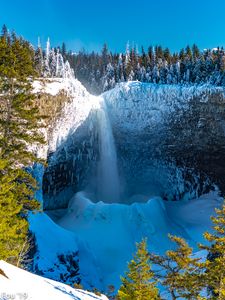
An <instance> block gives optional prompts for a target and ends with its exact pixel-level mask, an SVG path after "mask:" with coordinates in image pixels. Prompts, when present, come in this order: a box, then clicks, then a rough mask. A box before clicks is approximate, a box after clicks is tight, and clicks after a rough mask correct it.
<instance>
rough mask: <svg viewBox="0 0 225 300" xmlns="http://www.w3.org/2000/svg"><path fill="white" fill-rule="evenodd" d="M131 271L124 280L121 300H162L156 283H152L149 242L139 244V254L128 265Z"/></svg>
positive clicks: (120, 290) (120, 295) (119, 294)
mask: <svg viewBox="0 0 225 300" xmlns="http://www.w3.org/2000/svg"><path fill="white" fill-rule="evenodd" d="M128 269H129V271H128V272H127V273H126V276H125V277H124V278H122V279H121V280H122V285H121V287H120V289H119V291H118V299H119V300H156V299H160V298H159V294H158V289H157V288H156V287H155V282H154V281H152V277H153V273H152V271H151V266H150V261H149V255H148V251H147V241H146V240H142V241H141V242H140V243H139V244H137V253H136V254H135V255H134V258H133V259H132V260H131V262H130V263H129V264H128Z"/></svg>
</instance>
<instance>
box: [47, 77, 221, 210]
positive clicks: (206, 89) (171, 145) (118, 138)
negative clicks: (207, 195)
mask: <svg viewBox="0 0 225 300" xmlns="http://www.w3.org/2000/svg"><path fill="white" fill-rule="evenodd" d="M72 94H73V101H72V103H70V104H68V105H67V106H66V108H65V110H64V114H63V117H62V118H61V119H60V120H59V122H58V123H57V126H56V128H55V130H54V133H53V138H52V140H51V141H50V151H51V152H52V155H50V156H49V167H48V168H47V170H46V172H45V175H44V194H45V196H44V198H45V200H44V203H45V208H46V209H54V208H65V207H67V204H68V201H69V199H70V198H71V197H72V196H73V194H74V193H75V192H77V191H79V190H83V189H85V188H87V186H88V185H90V188H89V190H92V191H93V192H95V189H96V186H94V185H93V186H91V185H92V180H91V178H94V177H95V176H96V170H97V165H98V163H99V161H100V156H99V130H98V127H97V111H98V110H99V99H98V97H94V96H91V95H90V94H88V93H87V91H86V90H85V89H84V88H83V87H82V85H81V84H80V83H78V82H76V84H74V86H73V93H72ZM101 97H103V98H104V100H105V105H106V106H107V111H108V118H109V120H110V123H111V126H112V133H113V136H114V139H115V147H116V151H117V158H118V166H119V173H120V180H121V182H120V185H121V186H122V187H123V191H122V192H123V193H122V197H121V199H120V200H121V202H124V203H132V202H135V201H145V199H147V198H148V197H149V196H152V195H154V196H161V197H162V198H164V199H169V200H179V199H183V198H185V197H190V198H192V197H195V196H196V195H200V194H202V193H204V192H207V191H208V190H209V189H211V188H212V185H213V184H214V183H215V184H218V185H219V187H220V189H221V190H222V191H225V185H224V183H223V182H222V180H221V178H222V177H223V176H224V175H225V174H224V172H225V171H224V170H225V162H224V160H223V152H224V150H225V139H224V135H225V100H224V95H223V89H222V88H215V87H212V86H208V85H203V86H193V85H192V86H180V85H154V84H145V83H139V82H128V83H121V84H119V85H117V86H116V88H114V89H113V90H111V91H108V92H106V93H104V94H103V95H102V96H101ZM95 200H96V201H97V200H103V201H104V199H95Z"/></svg>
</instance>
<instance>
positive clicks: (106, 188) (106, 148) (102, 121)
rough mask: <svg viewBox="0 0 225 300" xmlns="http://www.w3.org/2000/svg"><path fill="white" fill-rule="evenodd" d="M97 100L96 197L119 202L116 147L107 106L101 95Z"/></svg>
mask: <svg viewBox="0 0 225 300" xmlns="http://www.w3.org/2000/svg"><path fill="white" fill-rule="evenodd" d="M99 102H100V107H99V110H98V122H99V153H100V161H99V165H98V175H97V176H98V178H97V197H98V199H99V200H102V201H104V202H109V203H112V202H119V200H120V183H119V172H118V165H117V153H116V147H115V142H114V137H113V132H112V127H111V124H110V119H109V116H108V112H107V106H106V104H105V101H104V99H103V98H102V97H100V100H99Z"/></svg>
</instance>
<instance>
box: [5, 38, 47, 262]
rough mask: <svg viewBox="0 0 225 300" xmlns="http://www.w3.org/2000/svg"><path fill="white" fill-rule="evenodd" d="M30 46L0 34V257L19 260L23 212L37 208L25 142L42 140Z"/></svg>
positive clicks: (23, 249)
mask: <svg viewBox="0 0 225 300" xmlns="http://www.w3.org/2000/svg"><path fill="white" fill-rule="evenodd" d="M35 74H36V73H35V69H34V51H33V49H32V47H31V46H30V44H29V43H28V42H26V41H25V40H23V39H22V38H18V37H17V36H16V35H15V34H12V35H11V37H10V42H9V39H8V38H6V37H5V36H4V35H2V36H1V38H0V95H1V96H0V214H1V216H0V219H1V221H0V225H1V231H0V258H1V259H5V260H7V261H10V262H12V263H15V264H21V263H22V262H21V261H22V260H21V258H22V256H24V253H26V251H27V249H28V247H29V245H28V239H27V236H28V223H27V220H26V217H27V213H28V211H30V210H33V209H37V208H38V207H39V204H38V202H37V201H36V200H35V199H34V196H33V195H34V190H35V188H36V182H35V180H34V178H33V177H32V176H31V174H29V172H27V169H26V168H27V167H29V166H31V165H32V164H33V162H34V161H35V160H36V157H35V155H34V154H33V153H32V152H31V151H30V150H29V148H28V146H29V145H31V144H39V143H43V142H44V140H43V138H42V136H41V135H40V134H38V129H39V128H40V127H41V126H42V125H41V124H40V122H39V117H40V116H39V111H38V107H37V106H36V105H35V102H34V95H33V94H32V78H33V76H34V75H35Z"/></svg>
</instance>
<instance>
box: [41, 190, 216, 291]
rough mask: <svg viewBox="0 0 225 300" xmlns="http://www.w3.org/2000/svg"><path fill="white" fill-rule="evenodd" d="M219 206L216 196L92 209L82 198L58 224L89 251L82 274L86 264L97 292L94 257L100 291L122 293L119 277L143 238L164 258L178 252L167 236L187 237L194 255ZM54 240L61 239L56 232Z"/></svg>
mask: <svg viewBox="0 0 225 300" xmlns="http://www.w3.org/2000/svg"><path fill="white" fill-rule="evenodd" d="M221 203H222V198H221V197H220V196H219V195H218V193H217V192H216V191H215V192H211V193H209V194H207V195H203V196H201V197H200V198H199V199H194V200H190V201H180V202H165V201H163V200H162V199H161V198H159V197H153V198H151V199H149V201H148V202H146V203H133V204H132V205H125V204H106V203H103V202H98V203H92V202H91V201H90V200H89V199H88V195H85V194H84V193H82V192H81V193H78V194H76V195H75V196H74V198H73V199H71V202H70V204H69V208H68V211H67V213H66V214H65V215H64V216H63V217H62V218H61V219H60V220H58V221H57V223H58V225H59V226H61V227H63V228H64V229H65V230H68V231H70V232H71V235H73V234H75V236H76V237H77V239H78V241H82V243H83V245H85V248H86V249H89V251H90V254H89V256H87V257H85V262H84V261H83V259H84V258H82V257H81V258H80V263H81V265H80V269H81V273H82V264H85V265H86V266H87V265H88V266H89V268H90V271H89V274H87V273H83V275H84V277H85V276H88V277H89V279H88V280H87V281H89V282H92V284H93V285H95V286H97V287H98V288H99V286H98V284H99V283H97V282H96V277H95V276H96V275H94V276H93V274H92V271H91V265H92V264H93V257H94V258H95V259H94V261H95V264H96V265H97V266H98V268H99V272H98V274H99V276H101V280H103V281H102V285H101V286H100V287H101V288H103V290H106V289H107V286H109V285H111V284H113V285H115V286H116V287H117V288H118V287H119V285H120V275H122V274H124V271H125V270H126V267H127V262H128V261H129V260H130V259H131V255H132V253H134V251H135V242H138V241H140V240H141V239H142V238H143V237H147V238H148V246H149V250H150V251H153V252H157V253H161V254H162V253H164V251H166V250H168V249H171V248H173V247H174V244H173V243H172V242H171V241H170V240H169V239H168V234H169V233H170V234H174V235H178V236H182V237H184V238H185V239H187V241H188V242H189V244H190V245H191V246H192V247H194V248H195V250H196V249H197V247H196V244H197V243H198V242H203V241H204V240H203V237H202V234H203V232H204V231H205V230H206V229H207V230H208V229H209V228H210V226H211V221H210V218H209V216H210V215H213V214H214V208H215V207H219V206H220V205H221ZM37 230H38V228H37ZM53 234H55V236H57V233H56V232H55V233H53ZM78 248H79V246H78ZM93 269H94V268H93Z"/></svg>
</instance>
